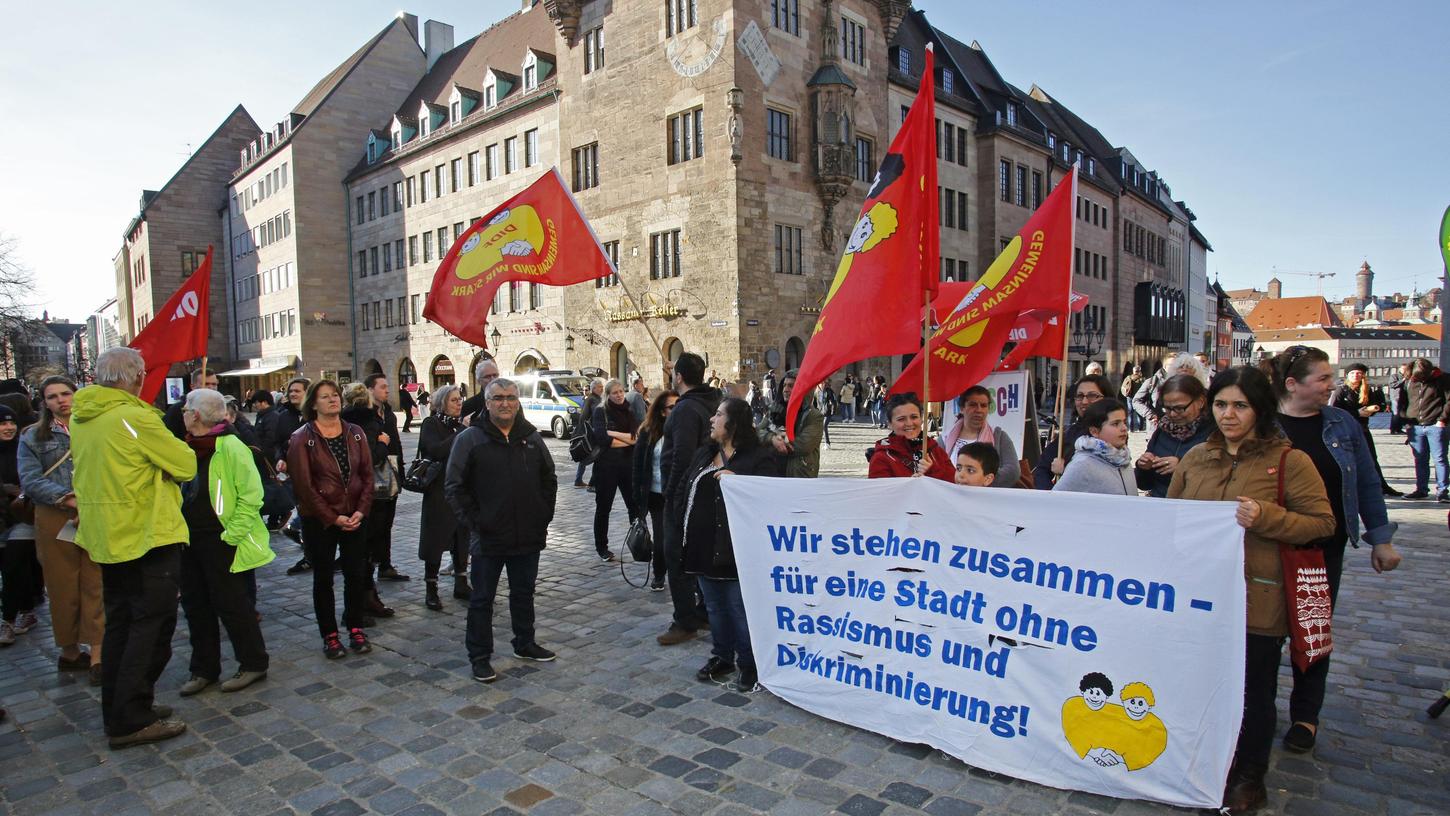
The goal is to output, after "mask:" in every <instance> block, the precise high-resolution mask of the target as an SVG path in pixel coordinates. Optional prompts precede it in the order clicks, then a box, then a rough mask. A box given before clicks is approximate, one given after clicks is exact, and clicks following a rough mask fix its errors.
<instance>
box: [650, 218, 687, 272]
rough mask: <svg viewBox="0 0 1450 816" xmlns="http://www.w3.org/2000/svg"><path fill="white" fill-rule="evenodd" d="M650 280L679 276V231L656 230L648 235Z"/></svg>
mask: <svg viewBox="0 0 1450 816" xmlns="http://www.w3.org/2000/svg"><path fill="white" fill-rule="evenodd" d="M649 250H650V252H649V277H650V280H664V279H666V278H678V277H680V273H681V269H680V231H679V230H667V231H665V232H656V233H654V234H652V235H650V237H649Z"/></svg>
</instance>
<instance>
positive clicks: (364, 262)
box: [357, 249, 368, 278]
mask: <svg viewBox="0 0 1450 816" xmlns="http://www.w3.org/2000/svg"><path fill="white" fill-rule="evenodd" d="M357 276H358V277H359V278H366V277H367V276H368V251H367V250H366V249H359V250H358V251H357Z"/></svg>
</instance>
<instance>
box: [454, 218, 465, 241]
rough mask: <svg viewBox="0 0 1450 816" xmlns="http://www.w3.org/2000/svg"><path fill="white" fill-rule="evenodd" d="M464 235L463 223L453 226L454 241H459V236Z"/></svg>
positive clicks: (456, 223)
mask: <svg viewBox="0 0 1450 816" xmlns="http://www.w3.org/2000/svg"><path fill="white" fill-rule="evenodd" d="M462 234H463V222H462V221H457V222H454V224H453V240H455V241H457V240H458V236H460V235H462Z"/></svg>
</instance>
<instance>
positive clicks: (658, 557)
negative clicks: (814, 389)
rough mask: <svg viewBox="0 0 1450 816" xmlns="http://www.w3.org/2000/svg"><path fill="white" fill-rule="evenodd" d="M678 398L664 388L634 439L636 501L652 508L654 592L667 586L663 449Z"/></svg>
mask: <svg viewBox="0 0 1450 816" xmlns="http://www.w3.org/2000/svg"><path fill="white" fill-rule="evenodd" d="M679 398H680V397H679V395H678V394H676V393H675V392H673V391H661V392H660V394H659V396H657V397H655V398H654V402H651V403H650V404H649V409H648V410H647V411H645V414H644V422H643V423H641V424H640V426H639V440H638V441H637V442H635V443H634V462H633V472H632V474H631V475H632V476H633V479H632V482H633V484H634V504H635V506H636V507H643V508H645V509H646V510H648V511H649V525H650V536H651V537H650V544H651V546H652V548H653V553H652V557H651V559H650V582H649V588H650V589H652V590H654V591H655V592H663V591H664V589H665V529H664V524H665V495H664V479H663V478H662V477H661V475H660V451H661V449H663V448H664V446H665V420H667V419H669V418H670V410H671V409H673V408H674V407H675V400H677V399H679Z"/></svg>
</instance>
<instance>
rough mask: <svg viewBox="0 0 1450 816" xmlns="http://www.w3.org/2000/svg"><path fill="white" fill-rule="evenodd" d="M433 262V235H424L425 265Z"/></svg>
mask: <svg viewBox="0 0 1450 816" xmlns="http://www.w3.org/2000/svg"><path fill="white" fill-rule="evenodd" d="M431 260H433V233H432V232H431V231H430V232H425V233H423V263H428V262H429V261H431Z"/></svg>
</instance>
